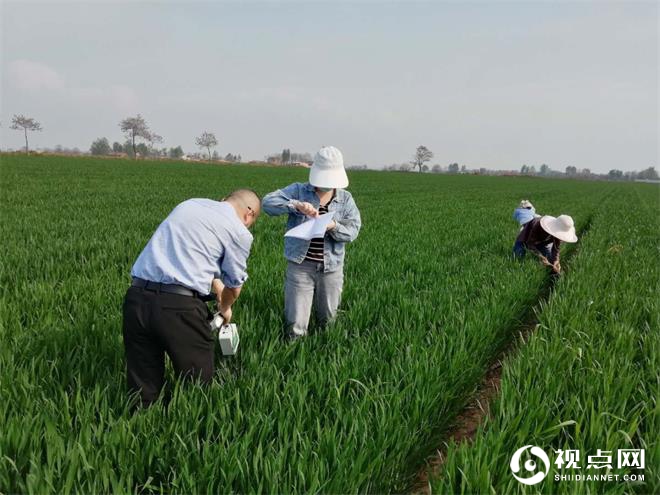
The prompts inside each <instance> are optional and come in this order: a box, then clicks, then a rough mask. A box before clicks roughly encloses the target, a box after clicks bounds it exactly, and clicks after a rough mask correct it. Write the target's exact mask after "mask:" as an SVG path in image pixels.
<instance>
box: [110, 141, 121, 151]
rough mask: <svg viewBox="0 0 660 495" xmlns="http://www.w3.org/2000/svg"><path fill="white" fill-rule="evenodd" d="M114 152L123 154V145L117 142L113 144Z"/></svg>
mask: <svg viewBox="0 0 660 495" xmlns="http://www.w3.org/2000/svg"><path fill="white" fill-rule="evenodd" d="M112 151H114V152H115V153H122V152H123V151H124V147H123V146H122V145H121V143H118V142H117V141H115V142H114V143H112Z"/></svg>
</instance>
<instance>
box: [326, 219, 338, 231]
mask: <svg viewBox="0 0 660 495" xmlns="http://www.w3.org/2000/svg"><path fill="white" fill-rule="evenodd" d="M335 228H337V222H335V221H334V220H332V221H331V222H330V223H329V224H328V225H327V227H326V228H325V230H326V231H330V230H335Z"/></svg>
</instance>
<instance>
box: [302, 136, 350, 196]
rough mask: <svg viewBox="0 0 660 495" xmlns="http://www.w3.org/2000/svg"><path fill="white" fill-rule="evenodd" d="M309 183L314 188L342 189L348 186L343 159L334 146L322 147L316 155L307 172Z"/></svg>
mask: <svg viewBox="0 0 660 495" xmlns="http://www.w3.org/2000/svg"><path fill="white" fill-rule="evenodd" d="M309 183H310V184H311V185H313V186H314V187H323V188H332V189H335V188H336V189H343V188H345V187H346V186H348V176H347V175H346V171H345V170H344V157H343V156H342V154H341V151H339V150H338V149H337V148H335V147H334V146H324V147H323V148H321V149H320V150H319V152H318V153H316V156H315V157H314V163H313V164H312V168H311V169H310V171H309Z"/></svg>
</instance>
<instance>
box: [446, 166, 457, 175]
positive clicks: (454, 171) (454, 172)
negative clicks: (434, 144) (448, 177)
mask: <svg viewBox="0 0 660 495" xmlns="http://www.w3.org/2000/svg"><path fill="white" fill-rule="evenodd" d="M447 170H448V171H449V173H450V174H457V173H458V163H450V164H449V167H447Z"/></svg>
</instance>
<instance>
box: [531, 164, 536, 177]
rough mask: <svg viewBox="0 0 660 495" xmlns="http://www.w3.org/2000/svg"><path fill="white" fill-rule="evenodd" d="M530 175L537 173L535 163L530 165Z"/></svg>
mask: <svg viewBox="0 0 660 495" xmlns="http://www.w3.org/2000/svg"><path fill="white" fill-rule="evenodd" d="M529 175H536V167H535V166H534V165H532V166H531V167H529Z"/></svg>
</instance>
